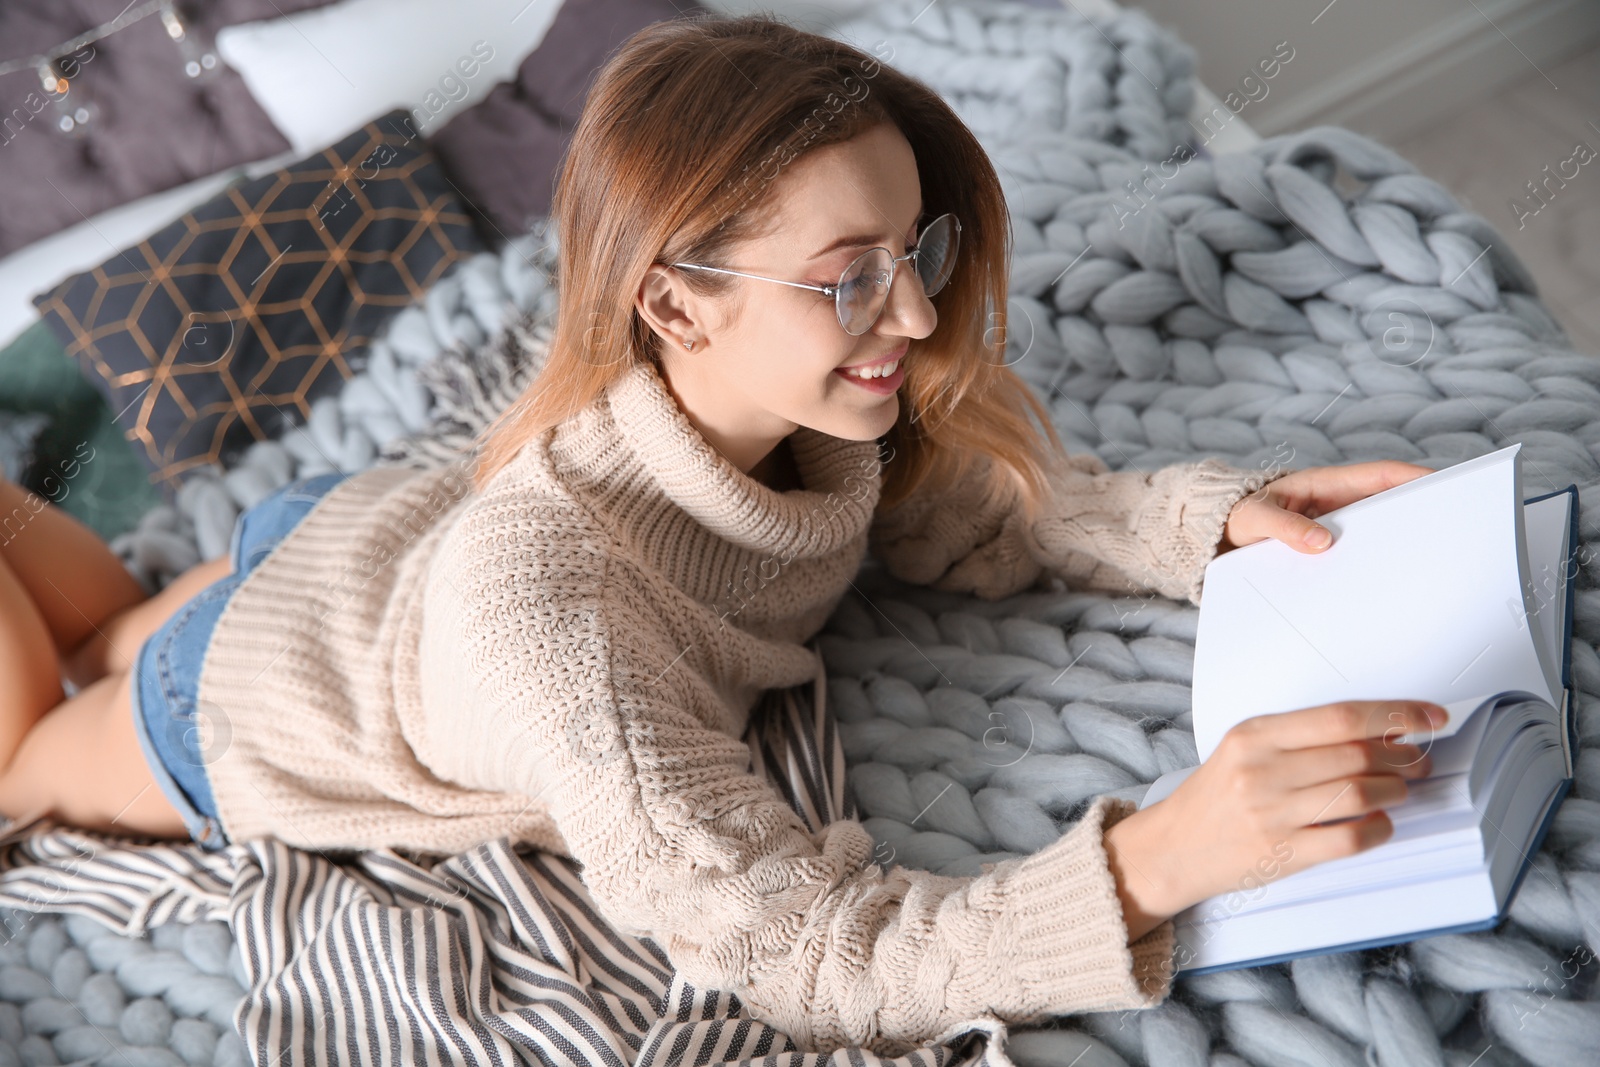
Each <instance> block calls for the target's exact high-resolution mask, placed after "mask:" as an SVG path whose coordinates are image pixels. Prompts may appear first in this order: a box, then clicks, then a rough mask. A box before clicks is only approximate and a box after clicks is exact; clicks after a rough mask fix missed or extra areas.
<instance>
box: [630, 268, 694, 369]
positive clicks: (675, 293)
mask: <svg viewBox="0 0 1600 1067" xmlns="http://www.w3.org/2000/svg"><path fill="white" fill-rule="evenodd" d="M692 302H693V296H692V295H691V294H688V293H687V292H685V291H684V287H683V286H682V285H681V284H680V283H679V281H678V279H677V278H676V277H674V274H673V271H672V270H671V268H668V267H664V266H662V265H661V264H659V263H652V264H651V265H650V266H649V268H648V269H647V270H646V271H645V274H644V280H643V281H641V282H640V283H639V291H638V293H637V294H635V296H634V306H635V307H636V308H637V309H638V311H639V314H640V315H641V316H643V317H644V321H645V322H646V323H648V324H649V326H650V329H651V330H653V331H655V334H656V336H658V337H660V338H661V339H662V340H664V341H666V342H667V343H668V344H670V345H678V346H681V347H683V348H685V349H688V350H690V351H693V348H694V344H695V343H697V342H698V340H699V337H700V330H699V325H698V323H697V322H696V321H695V316H694V314H693V313H692V312H691V310H690V305H691V303H692Z"/></svg>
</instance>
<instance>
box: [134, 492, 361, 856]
mask: <svg viewBox="0 0 1600 1067" xmlns="http://www.w3.org/2000/svg"><path fill="white" fill-rule="evenodd" d="M348 477H349V475H348V474H345V473H343V472H341V471H332V472H329V473H327V474H318V475H315V476H313V477H310V478H301V479H299V480H297V481H293V482H290V483H289V484H288V485H285V486H283V487H282V488H281V489H278V490H277V491H276V492H274V493H272V494H271V495H270V496H267V497H265V498H263V499H262V500H261V501H259V502H258V503H256V504H255V506H253V507H251V508H248V509H246V510H245V511H244V512H243V513H242V514H241V515H240V516H239V519H238V521H237V522H236V523H235V524H234V527H233V538H232V541H231V542H230V544H229V547H228V557H229V560H230V562H231V563H232V565H233V573H232V574H230V575H228V576H227V577H225V578H219V579H218V580H217V581H215V582H212V583H211V584H210V585H208V586H206V587H205V588H204V589H202V590H200V592H198V593H196V594H195V595H194V596H193V597H191V598H190V599H189V600H188V601H187V602H186V603H185V604H184V605H183V606H182V607H181V608H179V609H178V610H177V611H176V612H175V613H174V614H173V616H172V617H171V618H170V619H168V620H167V621H166V622H165V623H163V624H162V625H161V627H160V629H158V630H156V632H155V633H153V634H151V635H150V638H149V639H148V640H147V641H145V643H144V644H143V645H141V646H140V648H139V653H138V656H137V657H136V658H135V662H134V683H133V686H132V702H133V723H134V733H136V734H137V735H138V737H139V747H140V748H142V749H143V750H144V756H145V760H146V761H147V762H148V763H149V764H150V770H151V774H152V775H153V776H154V777H155V780H156V785H158V786H159V787H160V788H161V791H162V792H163V793H165V794H166V797H167V799H168V800H169V801H171V803H172V806H173V807H174V808H176V809H177V810H178V813H179V814H181V815H182V816H183V821H184V824H185V825H186V826H187V827H188V829H189V836H190V837H192V838H193V839H194V840H195V841H196V842H198V843H199V844H200V846H201V847H202V848H206V849H209V850H213V851H214V850H217V849H221V848H223V847H225V846H226V845H227V843H228V842H227V838H226V835H225V834H224V833H223V830H222V824H221V822H220V821H219V820H218V818H217V810H216V800H215V798H214V796H213V795H212V792H211V783H210V782H209V781H208V780H207V778H206V766H207V765H208V764H209V763H211V762H212V761H213V760H215V759H216V758H217V757H218V756H220V755H221V754H222V752H224V751H225V750H226V747H227V744H228V738H229V730H228V720H227V717H226V715H224V714H221V713H215V714H202V709H200V708H198V707H197V700H196V693H197V691H198V690H199V686H200V665H201V663H202V661H203V660H204V657H205V651H206V645H207V643H208V642H209V641H210V639H211V633H212V631H213V630H214V629H215V628H216V625H217V620H218V619H220V618H221V617H222V609H223V608H225V607H227V605H228V598H229V597H230V596H231V595H232V594H233V591H234V590H235V589H237V588H238V587H239V585H240V583H242V582H243V581H244V579H245V576H246V575H248V574H249V573H250V572H251V571H252V570H254V569H255V568H256V566H257V565H258V564H259V563H260V562H261V561H262V560H263V559H266V557H267V555H268V554H269V553H271V552H272V550H273V549H274V548H276V547H277V546H278V543H279V542H280V541H282V540H283V538H284V536H285V535H287V534H288V533H289V531H290V530H292V529H294V528H295V526H296V525H297V524H298V523H299V522H300V520H301V519H303V518H305V517H306V515H307V514H308V513H309V512H310V511H311V509H312V508H313V507H315V506H316V504H317V502H318V501H320V500H321V499H322V498H323V496H325V495H326V494H327V492H328V490H330V489H332V488H333V487H334V486H335V485H338V484H339V483H340V482H342V481H343V480H344V479H346V478H348Z"/></svg>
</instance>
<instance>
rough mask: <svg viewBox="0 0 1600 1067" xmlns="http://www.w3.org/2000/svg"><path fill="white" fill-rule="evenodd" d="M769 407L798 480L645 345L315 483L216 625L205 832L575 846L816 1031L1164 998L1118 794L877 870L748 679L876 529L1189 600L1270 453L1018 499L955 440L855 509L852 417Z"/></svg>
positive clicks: (874, 1035) (611, 910)
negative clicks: (1112, 841)
mask: <svg viewBox="0 0 1600 1067" xmlns="http://www.w3.org/2000/svg"><path fill="white" fill-rule="evenodd" d="M789 441H790V446H791V449H792V452H793V455H794V459H795V464H796V467H797V469H798V471H799V473H800V478H801V484H802V488H800V489H796V490H792V491H789V492H778V491H775V490H772V489H770V488H768V487H766V486H764V485H762V484H760V483H758V482H756V481H754V480H753V479H751V478H749V477H747V476H746V475H745V474H743V473H742V472H741V471H739V470H738V469H737V468H735V467H734V466H733V465H732V464H730V463H729V462H728V461H727V460H726V459H725V458H724V457H723V456H722V455H721V454H720V453H718V452H716V450H715V449H713V448H712V447H711V445H710V444H709V443H708V442H707V441H706V439H705V438H704V437H703V436H702V435H701V434H700V433H699V432H698V431H697V430H695V429H694V427H693V425H692V424H691V423H690V422H689V421H688V419H687V418H686V417H685V416H684V414H683V413H682V411H681V410H680V409H679V408H678V407H677V405H676V403H675V402H674V401H673V399H672V397H671V395H670V393H669V392H668V390H667V389H666V386H665V383H664V382H663V381H662V380H661V378H660V376H659V374H658V372H657V371H656V369H655V368H654V366H653V365H650V364H640V365H638V366H635V367H633V368H631V369H630V370H629V371H628V372H627V373H626V374H625V375H624V376H623V377H622V378H621V379H620V380H619V381H618V382H617V383H616V384H615V385H614V386H613V387H612V388H611V389H610V390H609V392H608V393H607V394H606V395H604V396H603V397H601V398H600V399H599V400H597V401H596V402H595V403H594V404H591V405H590V406H589V407H588V408H586V409H585V410H584V411H582V412H580V413H579V414H578V415H577V416H575V417H574V418H572V419H570V420H569V421H567V422H566V423H564V424H562V425H561V426H559V427H557V428H555V429H553V430H550V431H547V432H546V433H545V434H544V435H542V436H541V437H540V438H538V439H536V440H535V441H533V442H530V444H529V445H528V446H527V447H525V448H524V449H523V450H522V451H521V452H520V453H518V455H517V456H516V457H515V459H513V461H512V462H511V463H509V464H508V465H507V466H506V467H504V468H503V469H502V470H500V471H499V472H498V473H497V474H496V475H495V477H494V478H493V480H492V481H491V482H490V483H489V484H488V485H487V486H486V487H485V488H484V490H483V491H482V492H481V493H477V492H473V491H471V490H470V486H469V484H468V483H467V481H466V478H465V470H466V468H465V467H464V466H463V463H462V462H458V463H456V464H452V465H449V466H445V467H440V468H435V469H430V470H420V471H419V470H414V469H404V468H375V469H372V470H368V471H364V472H361V473H359V474H357V475H355V476H354V477H352V478H351V479H349V480H347V481H346V482H343V483H341V484H340V485H339V486H337V487H336V488H335V489H334V490H333V491H332V492H331V493H330V494H329V495H328V496H327V497H325V498H324V499H323V501H322V502H321V503H320V504H319V505H318V506H317V507H316V508H315V509H314V510H313V511H312V512H311V513H310V514H309V515H308V516H307V517H306V518H305V519H304V520H303V521H302V523H301V524H300V525H299V526H298V527H296V529H295V530H294V531H293V532H292V533H291V534H290V535H289V536H288V537H287V538H285V540H284V541H283V542H282V543H281V544H280V545H279V546H278V547H277V548H276V549H275V550H274V551H273V552H272V554H271V555H269V556H268V557H267V558H266V559H265V560H264V561H263V562H262V563H261V564H260V566H259V567H258V568H257V570H255V571H254V572H253V573H252V574H251V576H250V577H249V578H248V579H247V580H246V581H245V582H244V584H243V585H242V586H241V587H240V588H239V590H238V591H237V592H236V594H235V595H234V597H233V598H232V600H231V601H230V602H229V604H228V607H227V609H226V610H225V612H224V613H223V616H222V618H221V620H220V622H219V623H218V626H217V629H216V632H215V635H214V637H213V641H212V644H211V646H210V648H209V649H208V651H207V655H206V661H205V664H204V668H203V671H202V676H201V682H200V698H201V700H203V701H205V702H207V703H208V704H209V705H210V706H211V707H212V708H213V709H215V712H214V713H215V714H217V716H218V719H219V721H221V722H222V723H223V724H224V727H225V728H226V729H227V730H228V732H229V737H228V741H227V744H226V745H218V746H217V748H218V750H219V751H220V754H219V755H218V756H217V757H216V759H215V762H214V763H213V764H212V765H211V766H210V767H209V772H210V775H211V779H212V783H213V788H214V791H215V794H216V800H217V805H218V810H219V813H220V816H221V818H222V821H223V824H224V827H225V828H226V830H227V832H228V834H229V836H230V838H231V839H233V840H235V841H237V840H241V839H243V838H246V837H250V836H255V835H263V834H272V835H275V836H278V837H280V838H282V839H284V840H286V841H288V842H289V843H291V844H294V845H298V846H300V847H309V848H381V847H391V848H399V849H408V850H414V851H420V852H428V853H440V854H449V853H455V852H459V851H462V850H465V849H468V848H471V847H473V846H474V845H475V844H478V843H480V842H482V841H484V840H488V839H492V838H495V837H499V836H502V835H505V836H509V837H510V838H511V839H512V840H513V841H518V842H523V841H525V842H529V843H531V844H532V845H535V846H537V847H540V848H545V849H549V850H551V851H554V852H557V853H560V854H562V855H565V856H569V857H572V858H574V859H576V860H577V861H579V862H580V863H581V864H582V865H583V877H584V882H585V884H586V885H587V886H588V887H589V889H590V892H591V893H592V895H593V896H594V898H595V900H596V901H597V903H598V904H599V906H600V907H601V908H602V909H603V911H604V913H605V915H606V917H607V919H608V920H610V921H611V922H613V923H615V924H617V925H618V926H620V927H621V928H623V929H624V930H627V931H629V932H634V933H641V934H649V935H651V936H653V937H656V938H658V939H660V941H661V943H662V944H663V945H664V946H665V947H666V949H667V951H668V953H669V955H670V956H671V959H672V962H673V964H674V966H675V967H678V968H680V969H681V970H682V971H683V973H684V974H685V976H686V977H687V978H688V979H689V980H690V981H691V982H693V983H695V984H697V985H699V986H701V987H702V988H718V989H726V990H732V991H736V992H737V993H738V994H739V995H740V997H741V998H742V999H744V1000H745V1002H746V1003H747V1004H748V1005H749V1006H750V1008H751V1010H752V1011H753V1012H754V1013H755V1014H756V1015H757V1016H758V1017H760V1018H762V1019H763V1020H765V1021H768V1022H770V1023H771V1024H772V1025H774V1026H776V1027H778V1028H779V1029H781V1030H783V1031H784V1032H786V1033H788V1034H790V1035H791V1036H792V1037H793V1038H794V1039H795V1040H796V1041H797V1042H799V1043H800V1044H801V1045H803V1046H805V1047H809V1048H837V1047H843V1046H854V1045H859V1046H863V1047H867V1048H870V1049H873V1050H874V1051H877V1052H880V1053H884V1054H899V1053H901V1052H904V1051H907V1050H909V1049H911V1048H914V1047H917V1046H918V1045H920V1044H924V1043H926V1042H927V1041H929V1040H930V1039H938V1038H939V1037H940V1036H942V1035H948V1034H951V1033H958V1032H960V1031H962V1030H963V1029H967V1028H970V1027H971V1025H972V1024H973V1023H974V1022H975V1021H978V1020H989V1021H990V1022H992V1021H993V1020H995V1019H999V1020H1003V1021H1006V1022H1028V1021H1038V1020H1041V1019H1043V1018H1046V1017H1049V1016H1052V1015H1063V1014H1071V1013H1075V1012H1083V1011H1098V1010H1112V1009H1120V1008H1142V1007H1148V1006H1151V1005H1154V1004H1156V1003H1159V1002H1160V1001H1162V1000H1163V999H1164V998H1165V997H1166V995H1167V992H1168V991H1169V988H1170V983H1171V978H1172V961H1171V955H1172V948H1173V928H1172V924H1171V922H1170V921H1168V922H1164V923H1162V924H1161V925H1160V926H1158V927H1157V928H1156V929H1154V930H1152V931H1150V932H1149V933H1147V934H1146V935H1145V936H1143V937H1142V938H1140V939H1139V940H1138V941H1137V942H1135V943H1134V944H1132V945H1129V944H1128V942H1127V928H1126V926H1125V924H1124V922H1123V918H1122V911H1121V905H1120V902H1119V900H1118V897H1117V893H1116V885H1115V882H1114V879H1113V877H1112V876H1111V874H1110V871H1109V868H1108V864H1107V861H1106V856H1105V851H1104V847H1103V837H1102V834H1103V830H1104V829H1105V828H1106V827H1108V826H1110V825H1112V824H1113V823H1114V822H1115V821H1117V820H1118V819H1121V818H1124V817H1126V816H1127V815H1129V814H1131V813H1132V812H1133V811H1134V810H1135V805H1134V804H1133V803H1132V802H1130V801H1126V800H1121V799H1118V798H1114V797H1101V798H1100V799H1098V800H1097V801H1096V802H1095V803H1094V804H1093V805H1092V806H1091V807H1090V808H1089V810H1088V812H1087V813H1086V814H1085V815H1084V816H1083V818H1082V819H1080V820H1079V822H1078V823H1077V824H1076V825H1075V826H1074V827H1073V828H1072V829H1071V830H1070V831H1069V832H1068V833H1067V834H1065V835H1064V836H1062V837H1061V838H1060V839H1058V840H1057V841H1055V842H1053V843H1051V844H1050V845H1048V846H1047V847H1045V848H1043V849H1042V850H1040V851H1039V852H1037V853H1035V854H1034V855H1031V856H1028V857H1024V858H1020V859H1015V860H1007V861H1004V862H1001V863H997V864H995V865H993V866H992V867H990V868H989V869H988V870H987V871H985V873H983V874H982V875H980V876H977V877H974V878H967V877H947V876H941V875H935V874H931V873H927V872H923V871H916V870H912V869H908V868H903V867H898V866H893V867H888V868H887V869H886V868H885V867H883V866H880V865H878V864H876V863H873V862H872V861H871V855H872V850H873V841H872V839H871V837H870V836H869V835H868V834H867V832H866V831H865V830H864V829H863V828H862V826H861V824H860V823H859V822H857V821H855V820H841V821H836V822H833V823H831V824H829V825H827V826H825V827H824V828H823V829H822V830H820V831H818V832H816V833H814V834H813V833H810V832H808V831H807V830H806V828H805V825H804V823H803V822H802V821H801V820H800V819H799V817H798V816H797V815H796V814H795V812H794V811H793V809H791V808H790V807H789V806H788V805H787V804H786V803H785V802H784V801H783V799H782V798H781V797H780V796H779V795H778V793H777V792H776V791H775V790H774V789H773V788H772V787H771V785H770V784H769V783H768V782H767V781H766V780H765V779H763V778H760V777H757V776H756V775H755V774H753V773H752V772H751V769H750V754H749V750H748V748H747V746H746V745H745V743H744V742H743V741H741V740H740V738H741V735H742V734H743V732H744V730H745V726H746V722H747V718H748V715H749V712H750V709H751V708H752V707H753V706H754V704H755V703H756V700H757V698H758V697H759V696H760V694H761V693H762V692H763V691H765V690H768V689H773V688H780V687H786V686H792V685H798V684H801V683H804V682H806V681H807V680H810V679H812V678H814V677H815V676H816V674H817V672H818V671H819V670H820V669H821V664H820V658H819V657H818V656H817V654H816V652H815V651H814V650H813V649H812V648H810V647H808V646H807V644H806V642H808V641H810V639H811V638H812V637H813V636H814V635H815V634H816V633H817V632H818V631H819V630H820V629H821V627H822V626H823V624H824V622H825V621H826V619H827V618H828V616H829V615H830V614H831V612H832V610H833V608H834V607H835V606H836V605H837V603H838V601H839V599H840V597H841V596H842V595H843V593H844V591H845V590H846V589H847V588H848V587H849V584H850V582H851V580H852V578H853V577H854V576H855V575H856V573H857V571H858V570H859V569H860V566H861V564H862V561H863V558H864V556H865V555H866V553H867V551H868V547H869V542H870V544H871V546H872V549H873V551H874V553H875V554H876V555H878V556H879V557H880V558H882V559H883V561H884V562H885V563H886V564H887V565H888V567H889V568H890V569H891V571H893V572H895V573H897V574H901V575H904V576H907V577H909V578H913V579H915V580H917V581H923V582H929V583H933V584H936V585H938V586H940V587H941V588H946V589H970V590H973V591H975V592H978V593H979V594H980V595H984V596H991V597H993V596H1003V595H1007V594H1009V593H1011V592H1016V591H1020V590H1022V589H1025V588H1027V587H1029V586H1030V585H1032V584H1034V583H1035V582H1037V581H1039V580H1040V578H1041V577H1043V576H1045V575H1046V574H1047V573H1053V574H1058V575H1060V576H1062V577H1064V578H1066V579H1067V580H1068V581H1069V582H1070V581H1074V580H1077V581H1082V582H1092V583H1100V584H1102V585H1106V586H1120V587H1122V588H1139V587H1149V588H1155V589H1158V590H1161V591H1163V592H1169V593H1180V592H1181V593H1184V594H1189V595H1191V597H1192V598H1193V599H1197V598H1198V591H1199V588H1200V582H1201V578H1202V575H1203V571H1204V567H1205V564H1206V563H1207V562H1208V561H1209V559H1210V558H1211V557H1212V555H1213V553H1214V551H1215V548H1216V540H1217V537H1218V536H1220V531H1221V524H1222V520H1223V519H1224V518H1225V516H1226V514H1227V511H1228V509H1229V508H1230V507H1231V506H1232V503H1233V502H1234V501H1236V500H1238V499H1239V498H1240V497H1242V496H1244V495H1245V494H1247V493H1249V492H1251V491H1253V490H1254V489H1256V488H1258V487H1259V486H1260V485H1262V484H1264V482H1266V481H1268V480H1270V478H1271V476H1270V475H1268V474H1266V473H1264V472H1261V471H1245V470H1237V469H1233V468H1229V467H1226V466H1224V465H1222V464H1220V463H1217V462H1215V461H1206V462H1204V463H1199V464H1191V465H1188V466H1182V467H1174V468H1170V469H1167V470H1163V471H1158V472H1156V473H1154V474H1151V475H1145V474H1141V473H1139V472H1122V473H1115V474H1114V473H1109V472H1106V471H1105V470H1104V466H1103V464H1100V463H1099V462H1098V461H1097V460H1092V459H1086V458H1084V457H1075V458H1074V460H1073V461H1072V462H1071V463H1068V464H1065V465H1062V466H1060V467H1058V468H1056V469H1055V471H1054V474H1053V482H1052V486H1053V490H1054V492H1053V493H1052V496H1051V498H1050V499H1049V501H1048V502H1047V506H1046V507H1045V509H1044V512H1043V514H1041V515H1040V516H1039V518H1038V520H1037V521H1036V522H1034V523H1033V524H1032V526H1031V528H1024V527H1023V524H1022V523H1021V522H1020V521H1019V519H1018V512H1017V509H1016V508H1015V507H1014V506H1012V505H1013V504H1014V501H1011V500H1007V499H1002V500H1001V501H1000V503H999V504H998V505H995V506H991V507H989V508H977V507H975V506H974V503H973V502H974V501H976V500H977V499H978V496H979V492H978V490H979V487H980V485H981V482H980V480H979V479H981V478H982V477H983V476H984V474H985V472H984V470H983V468H982V467H981V466H977V467H975V468H974V470H973V472H972V474H971V475H970V476H969V477H968V478H967V479H966V480H965V481H963V482H962V483H961V484H959V485H956V486H954V487H951V489H950V491H948V492H943V491H940V490H938V489H936V488H929V489H926V490H924V491H923V492H921V493H919V494H917V495H914V496H913V498H911V499H909V500H908V501H906V502H905V503H904V504H902V505H901V506H899V507H897V508H895V509H893V510H892V511H889V512H885V513H880V512H879V509H878V506H877V505H878V500H879V491H880V488H881V471H882V466H881V463H880V462H879V446H878V444H877V442H873V441H866V442H858V441H848V440H843V439H840V438H835V437H831V436H828V435H825V434H822V433H819V432H816V431H812V430H809V429H805V428H801V429H799V430H797V431H795V433H794V434H793V435H791V437H790V439H789ZM463 462H464V461H463ZM1151 579H1153V582H1154V584H1148V583H1149V581H1150V580H1151Z"/></svg>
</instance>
